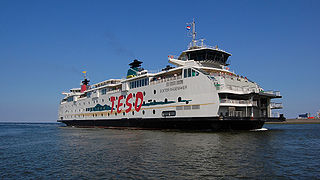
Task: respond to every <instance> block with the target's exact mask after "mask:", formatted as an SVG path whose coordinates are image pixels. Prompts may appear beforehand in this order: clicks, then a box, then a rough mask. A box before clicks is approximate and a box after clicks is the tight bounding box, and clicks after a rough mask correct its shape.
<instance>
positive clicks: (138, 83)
mask: <svg viewBox="0 0 320 180" xmlns="http://www.w3.org/2000/svg"><path fill="white" fill-rule="evenodd" d="M147 85H149V78H144V79H139V80H136V81H132V82H130V83H129V87H130V89H133V88H138V87H142V86H147Z"/></svg>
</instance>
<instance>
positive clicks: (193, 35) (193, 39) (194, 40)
mask: <svg viewBox="0 0 320 180" xmlns="http://www.w3.org/2000/svg"><path fill="white" fill-rule="evenodd" d="M187 25H189V26H191V27H190V28H192V42H191V47H195V46H196V42H197V41H196V23H195V21H194V18H193V21H192V23H187ZM189 26H187V27H189ZM187 29H189V28H187Z"/></svg>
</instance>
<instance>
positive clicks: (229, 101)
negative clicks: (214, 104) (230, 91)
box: [220, 99, 258, 106]
mask: <svg viewBox="0 0 320 180" xmlns="http://www.w3.org/2000/svg"><path fill="white" fill-rule="evenodd" d="M220 103H226V104H251V105H252V106H257V105H258V103H257V101H251V100H235V99H220Z"/></svg>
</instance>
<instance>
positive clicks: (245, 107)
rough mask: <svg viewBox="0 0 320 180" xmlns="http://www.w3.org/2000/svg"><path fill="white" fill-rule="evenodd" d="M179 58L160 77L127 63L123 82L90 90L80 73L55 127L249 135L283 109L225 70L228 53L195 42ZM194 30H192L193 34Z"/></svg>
mask: <svg viewBox="0 0 320 180" xmlns="http://www.w3.org/2000/svg"><path fill="white" fill-rule="evenodd" d="M187 29H189V30H190V35H192V41H191V43H190V45H189V47H188V49H187V50H185V51H183V52H182V53H181V54H180V55H179V56H171V55H170V56H168V60H169V63H171V64H172V65H174V66H173V67H172V66H167V67H165V68H163V69H162V70H161V71H159V72H156V73H151V72H149V71H147V70H145V69H144V68H142V62H141V61H139V60H134V61H133V62H132V63H130V64H129V65H130V68H129V69H128V71H127V74H126V78H122V79H108V80H105V81H102V82H99V83H96V84H92V85H90V80H89V79H88V78H87V77H86V72H84V80H83V81H82V82H81V84H80V87H79V88H72V89H70V91H69V92H63V93H62V94H63V95H64V97H63V98H62V100H61V102H60V105H59V113H58V118H59V119H58V122H61V123H64V124H66V125H67V126H74V127H102V128H139V129H189V130H253V129H260V128H262V127H263V125H264V123H265V122H266V121H284V120H285V118H284V117H283V115H282V114H281V115H280V116H278V117H272V110H273V109H281V108H282V104H281V103H275V102H272V101H271V100H272V99H276V98H282V96H281V95H280V92H279V91H265V90H264V89H263V88H261V87H260V86H259V85H258V84H257V83H256V82H254V81H251V80H249V79H248V78H247V77H245V76H242V75H238V74H236V73H234V72H232V71H231V70H230V69H229V67H228V66H229V61H228V58H229V57H230V56H231V54H230V53H228V52H226V51H224V50H222V49H220V48H218V47H217V46H215V47H210V46H207V45H204V43H203V40H196V31H195V22H194V21H193V22H192V23H189V25H188V26H187ZM191 29H192V30H191Z"/></svg>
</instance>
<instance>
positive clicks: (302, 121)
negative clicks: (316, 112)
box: [266, 119, 320, 124]
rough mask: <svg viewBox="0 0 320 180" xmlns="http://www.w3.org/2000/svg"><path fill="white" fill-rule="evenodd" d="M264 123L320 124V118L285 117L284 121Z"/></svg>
mask: <svg viewBox="0 0 320 180" xmlns="http://www.w3.org/2000/svg"><path fill="white" fill-rule="evenodd" d="M266 124H320V119H286V121H284V122H266Z"/></svg>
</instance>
